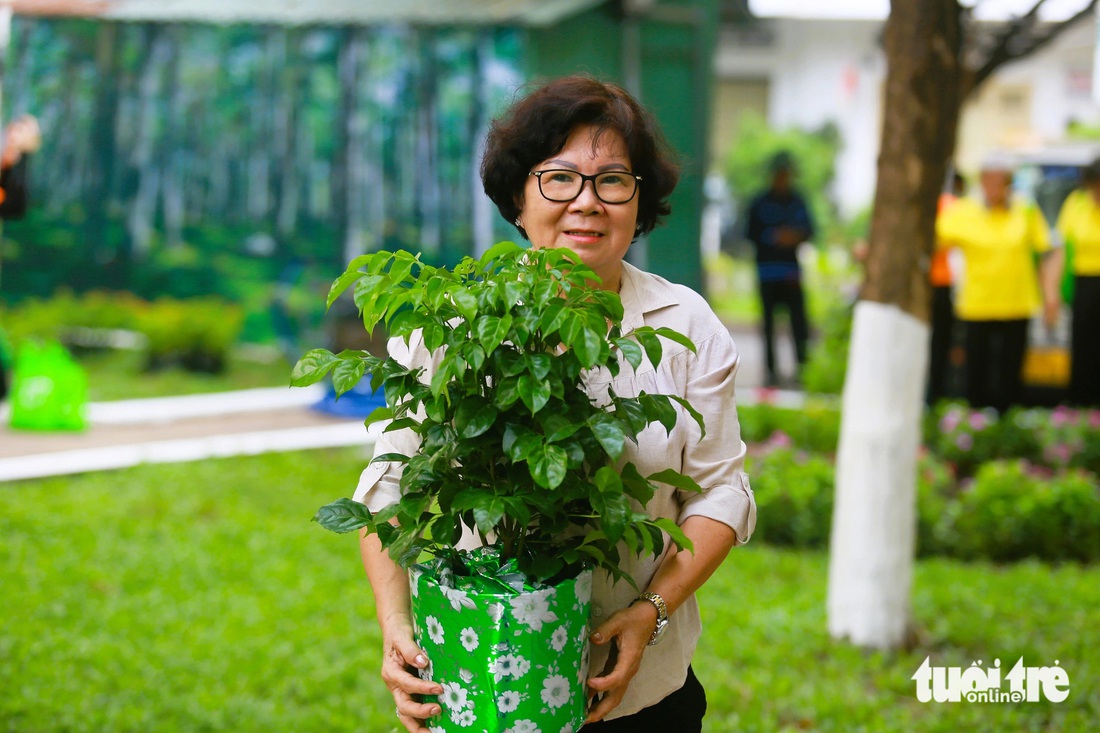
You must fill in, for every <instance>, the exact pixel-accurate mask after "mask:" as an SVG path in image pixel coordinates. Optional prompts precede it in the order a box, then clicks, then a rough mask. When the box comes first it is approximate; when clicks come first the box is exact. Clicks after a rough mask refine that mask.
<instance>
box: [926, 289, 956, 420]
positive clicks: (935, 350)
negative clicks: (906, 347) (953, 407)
mask: <svg viewBox="0 0 1100 733" xmlns="http://www.w3.org/2000/svg"><path fill="white" fill-rule="evenodd" d="M954 330H955V306H954V303H952V300H951V286H950V285H944V286H935V287H933V288H932V340H931V343H930V345H929V352H930V353H929V361H928V395H927V401H928V404H930V405H932V404H935V403H936V402H937V401H938V400H942V399H943V398H944V397H946V396H947V369H948V361H947V359H948V356H949V355H950V353H951V344H952V342H953V338H954Z"/></svg>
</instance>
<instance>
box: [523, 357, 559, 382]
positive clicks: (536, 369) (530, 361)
mask: <svg viewBox="0 0 1100 733" xmlns="http://www.w3.org/2000/svg"><path fill="white" fill-rule="evenodd" d="M552 365H553V361H552V360H551V359H550V355H549V354H528V355H527V368H528V369H529V370H530V371H531V374H533V375H534V377H535V379H546V375H547V374H549V373H550V367H551V366H552Z"/></svg>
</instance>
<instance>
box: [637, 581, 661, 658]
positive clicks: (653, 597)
mask: <svg viewBox="0 0 1100 733" xmlns="http://www.w3.org/2000/svg"><path fill="white" fill-rule="evenodd" d="M638 601H649V602H650V603H652V604H653V605H654V606H656V607H657V628H655V629H654V630H653V635H652V636H650V637H649V646H653V645H654V644H656V643H657V642H659V641H660V640H661V637H663V636H664V635H665V629H667V628H668V606H666V605H665V599H664V598H661V597H660V596H659V595H657V594H656V593H649V592H648V591H647V592H645V593H643V594H641V595H640V596H638V597H637V598H635V599H634V600H633V601H631V602H630V605H632V606H633V605H634V604H635V603H637V602H638Z"/></svg>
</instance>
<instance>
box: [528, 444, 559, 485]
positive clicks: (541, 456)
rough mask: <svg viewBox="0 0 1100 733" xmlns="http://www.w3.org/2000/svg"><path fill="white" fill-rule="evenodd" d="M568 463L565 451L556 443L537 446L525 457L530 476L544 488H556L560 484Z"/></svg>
mask: <svg viewBox="0 0 1100 733" xmlns="http://www.w3.org/2000/svg"><path fill="white" fill-rule="evenodd" d="M568 463H569V459H568V457H567V456H566V454H565V451H564V450H562V449H561V448H559V447H558V446H556V445H542V446H538V447H536V448H535V449H534V450H532V451H531V455H529V456H528V457H527V467H528V469H529V470H530V473H531V478H533V479H535V483H537V484H538V485H539V486H542V487H543V488H546V489H556V488H558V486H560V485H561V482H562V481H563V480H564V479H565V470H566V468H567V465H568Z"/></svg>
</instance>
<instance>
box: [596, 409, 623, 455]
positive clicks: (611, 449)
mask: <svg viewBox="0 0 1100 733" xmlns="http://www.w3.org/2000/svg"><path fill="white" fill-rule="evenodd" d="M588 427H589V429H591V430H592V434H593V435H595V436H596V440H598V441H599V443H600V446H601V447H603V449H604V451H605V452H606V453H607V455H608V456H610V458H611V460H613V461H617V460H619V457H620V456H621V455H622V454H623V445H624V443H626V435H624V434H623V428H622V426H621V425H620V424H619V421H618V420H616V419H615V418H614V417H612V416H611V415H609V414H608V413H606V412H605V413H599V414H596V415H593V416H592V417H591V418H589V420H588Z"/></svg>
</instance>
